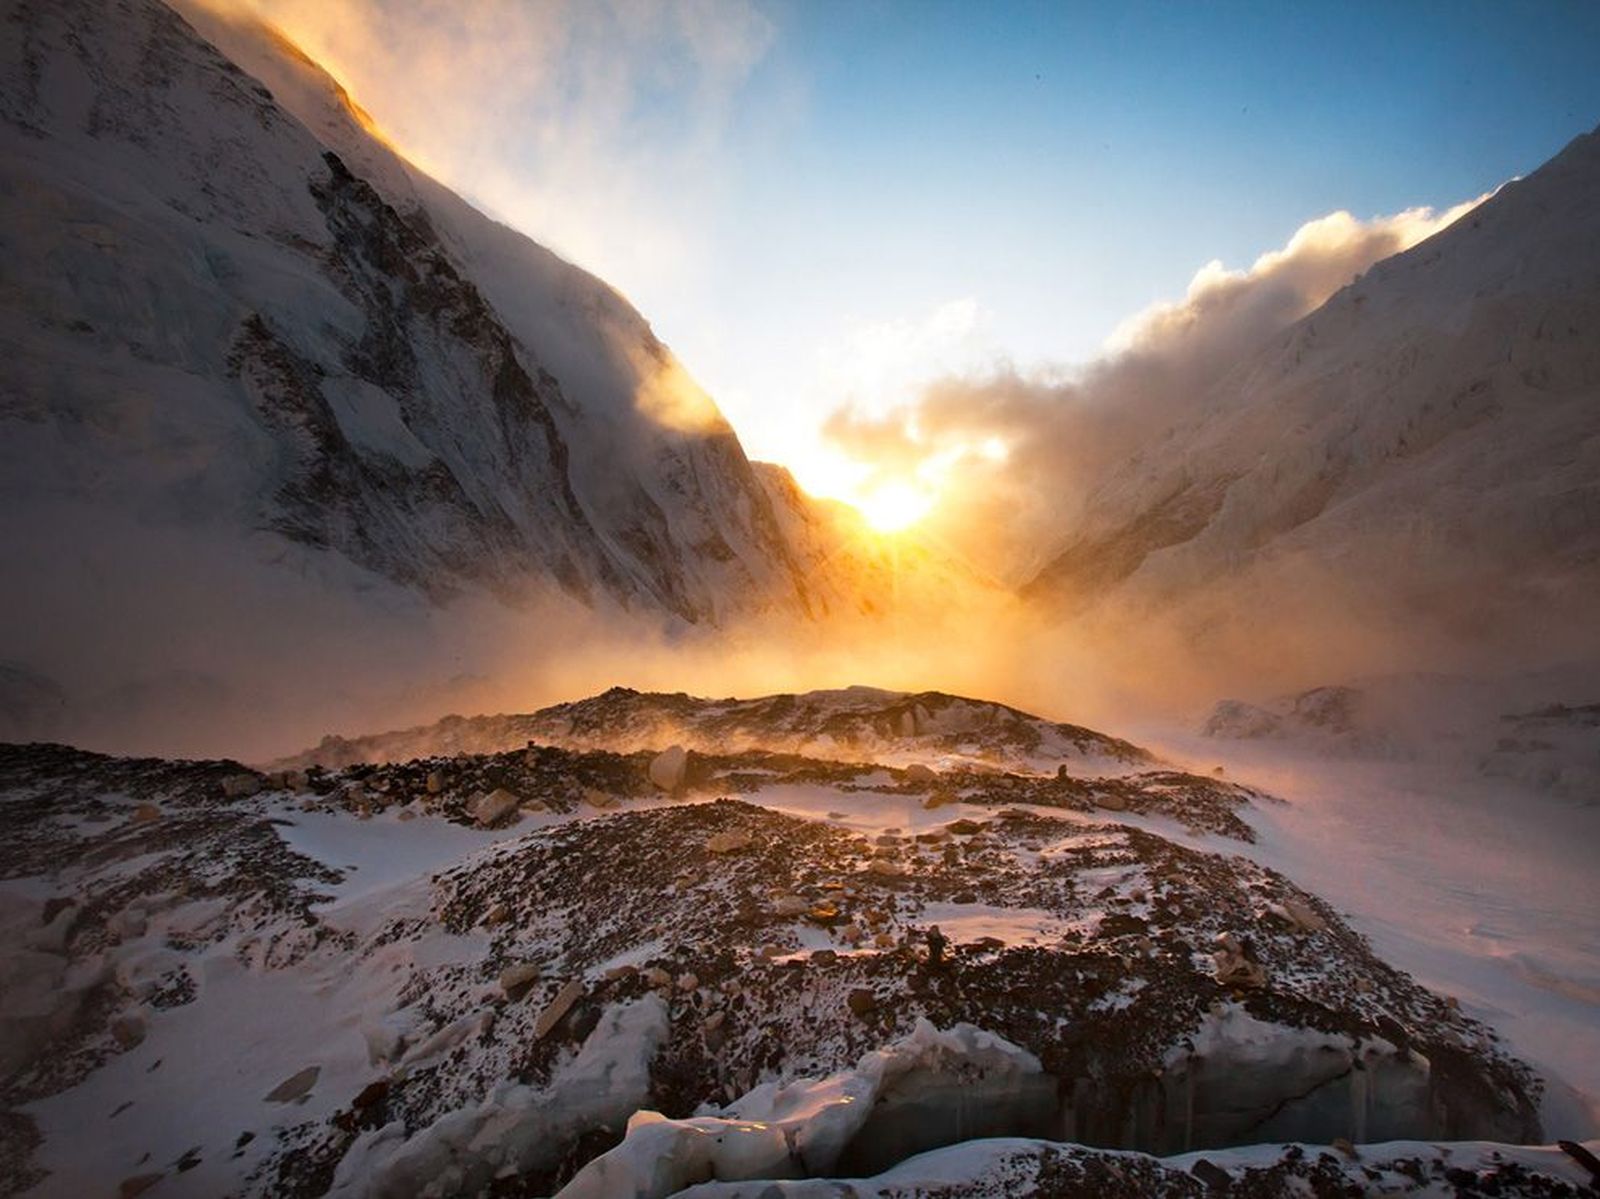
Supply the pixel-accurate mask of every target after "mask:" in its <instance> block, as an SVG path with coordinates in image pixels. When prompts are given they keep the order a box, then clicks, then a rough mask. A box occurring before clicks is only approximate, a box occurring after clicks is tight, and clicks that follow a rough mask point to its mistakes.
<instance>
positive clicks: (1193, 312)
mask: <svg viewBox="0 0 1600 1199" xmlns="http://www.w3.org/2000/svg"><path fill="white" fill-rule="evenodd" d="M1486 198H1487V197H1486V196H1484V197H1479V198H1478V199H1476V200H1471V201H1468V202H1466V203H1463V204H1458V205H1456V206H1455V207H1453V208H1449V209H1446V210H1444V211H1442V212H1436V211H1434V210H1433V209H1431V208H1412V209H1407V210H1406V211H1404V212H1401V213H1398V214H1396V215H1394V216H1385V217H1378V218H1375V219H1373V220H1370V221H1362V220H1359V219H1357V218H1356V217H1353V216H1351V215H1350V214H1349V213H1348V212H1335V213H1332V214H1330V215H1328V216H1325V217H1321V218H1319V219H1317V220H1314V221H1310V222H1308V223H1307V224H1305V225H1302V226H1301V227H1300V229H1299V230H1297V231H1296V232H1295V234H1294V236H1293V237H1291V238H1290V239H1289V241H1288V243H1287V244H1286V245H1285V246H1284V247H1283V248H1282V249H1279V250H1272V251H1269V252H1268V253H1265V254H1262V255H1261V256H1260V257H1259V258H1257V259H1256V261H1255V262H1254V263H1253V264H1252V265H1251V266H1250V267H1249V268H1248V269H1246V270H1235V271H1230V270H1227V269H1226V268H1225V267H1224V266H1223V265H1222V263H1220V262H1216V261H1213V262H1210V263H1208V264H1207V265H1205V266H1204V267H1202V268H1201V269H1200V270H1199V271H1198V272H1196V274H1195V276H1194V278H1193V280H1192V281H1191V282H1190V284H1189V289H1188V293H1187V294H1186V295H1185V296H1184V297H1183V299H1181V300H1177V301H1166V302H1161V303H1157V304H1153V305H1151V306H1150V307H1149V308H1147V309H1145V310H1144V311H1143V312H1140V313H1138V314H1137V315H1135V316H1133V317H1132V318H1130V319H1129V320H1127V321H1125V322H1124V323H1123V324H1122V325H1121V326H1120V327H1119V328H1118V329H1117V331H1116V332H1115V333H1114V334H1113V336H1112V337H1111V339H1110V341H1109V343H1108V345H1107V351H1106V354H1105V355H1104V356H1103V357H1101V358H1100V359H1098V360H1096V361H1094V362H1092V363H1090V364H1088V365H1087V366H1083V367H1079V368H1069V367H1065V366H1062V365H1045V366H1040V367H1035V368H1031V369H1026V370H1024V369H1019V368H1018V367H1016V366H1013V365H1010V364H1005V365H1002V366H1000V367H999V368H997V369H995V370H993V371H991V372H989V373H988V374H987V375H984V376H980V377H957V376H952V377H948V378H945V379H943V380H940V381H938V382H935V383H933V384H931V385H929V386H928V387H927V388H926V389H925V390H924V391H923V393H922V395H921V396H920V397H919V398H918V400H917V401H916V402H915V403H913V404H911V405H910V406H908V407H904V408H901V409H898V410H895V411H893V412H890V413H889V414H888V415H886V416H882V417H877V416H863V415H861V414H859V413H857V412H856V411H854V410H852V409H841V410H839V411H836V412H835V413H834V414H833V416H832V417H831V418H830V419H829V421H828V424H827V434H828V436H829V437H830V439H831V440H832V441H833V442H834V443H835V444H837V445H839V446H840V447H841V448H843V449H844V450H846V451H847V452H849V453H851V454H852V455H853V456H855V457H858V458H860V459H861V460H863V461H868V462H872V463H875V464H883V465H888V466H892V468H893V469H895V470H896V471H899V472H901V473H904V474H922V475H924V476H925V475H926V474H927V473H928V472H929V471H930V470H932V471H935V472H937V473H939V474H940V476H941V484H942V486H941V488H940V491H941V495H942V497H943V502H942V503H941V505H940V507H939V509H938V510H937V511H936V512H935V513H934V516H933V518H932V519H933V522H934V524H935V525H936V527H937V528H938V529H939V531H940V533H941V534H942V535H943V536H944V537H945V538H946V539H947V540H948V541H949V542H950V543H951V544H953V545H954V546H956V547H957V548H959V549H960V550H961V551H963V552H964V553H966V554H967V555H969V556H970V557H971V558H972V559H973V560H974V562H975V563H977V564H978V565H979V566H981V567H982V568H984V569H986V570H989V571H993V572H995V573H997V574H999V575H1001V576H1003V577H1007V578H1010V579H1012V580H1015V581H1022V580H1025V579H1026V578H1028V577H1029V576H1030V575H1031V574H1032V572H1033V571H1034V570H1036V569H1037V568H1038V566H1039V565H1041V563H1042V560H1043V558H1044V557H1047V556H1048V555H1049V554H1050V553H1051V552H1052V551H1053V550H1055V549H1056V548H1057V547H1059V545H1060V544H1061V541H1062V539H1063V536H1064V535H1066V534H1068V533H1069V532H1070V530H1071V528H1072V527H1073V525H1074V523H1075V522H1076V520H1077V519H1078V518H1079V517H1080V515H1081V514H1082V510H1083V505H1084V502H1085V500H1086V499H1087V498H1088V496H1089V495H1090V494H1091V493H1092V492H1093V491H1094V489H1095V488H1096V487H1097V486H1098V485H1099V484H1101V483H1102V482H1104V481H1105V480H1106V479H1107V478H1109V477H1111V476H1112V475H1113V474H1115V472H1117V471H1118V469H1119V468H1120V467H1121V466H1122V464H1123V463H1124V462H1125V461H1126V460H1127V459H1128V458H1129V457H1130V456H1131V455H1132V454H1134V453H1135V452H1137V450H1138V449H1139V447H1140V446H1141V445H1144V444H1146V443H1148V442H1149V441H1151V440H1153V439H1155V438H1158V437H1159V436H1160V435H1161V434H1162V433H1163V432H1164V431H1165V430H1167V429H1169V428H1170V427H1171V426H1173V425H1174V424H1176V423H1178V422H1180V421H1182V420H1184V419H1185V418H1187V417H1189V416H1192V415H1196V414H1198V413H1199V412H1200V410H1201V407H1200V406H1201V404H1202V403H1203V401H1204V397H1205V396H1206V394H1207V393H1208V391H1210V389H1211V388H1212V387H1213V386H1214V385H1216V384H1217V383H1218V382H1219V381H1220V380H1221V379H1222V378H1223V377H1224V376H1225V375H1226V374H1227V372H1228V371H1229V370H1230V369H1231V368H1232V367H1233V366H1234V365H1235V364H1237V363H1238V362H1240V361H1241V360H1242V359H1243V358H1245V357H1246V356H1248V355H1249V354H1250V352H1251V351H1253V350H1255V349H1257V348H1259V347H1261V346H1262V345H1264V344H1265V343H1266V342H1267V341H1268V340H1269V339H1270V338H1272V337H1273V336H1274V335H1276V334H1278V333H1279V332H1281V331H1282V330H1284V329H1285V328H1287V327H1288V326H1289V325H1291V324H1293V323H1294V322H1295V321H1297V320H1299V319H1300V318H1302V317H1304V316H1306V315H1307V314H1308V313H1310V312H1311V311H1312V310H1314V309H1315V308H1317V307H1318V306H1319V305H1321V304H1322V303H1323V302H1324V301H1325V300H1327V299H1328V297H1329V296H1331V295H1332V294H1333V293H1334V292H1335V291H1337V290H1338V289H1339V288H1341V287H1343V286H1344V285H1346V284H1348V283H1349V282H1351V280H1352V279H1354V278H1355V277H1356V276H1358V275H1359V274H1361V273H1362V272H1363V271H1365V270H1366V269H1367V268H1368V267H1370V266H1372V265H1373V264H1374V263H1376V262H1378V261H1380V260H1381V259H1384V258H1387V257H1389V256H1390V255H1393V254H1397V253H1399V252H1401V251H1402V250H1405V249H1408V248H1410V247H1411V246H1413V245H1415V244H1416V243H1418V242H1420V241H1422V240H1423V239H1425V238H1427V237H1430V236H1432V235H1433V234H1434V233H1436V232H1438V231H1439V230H1441V229H1443V228H1444V227H1445V226H1446V225H1449V224H1450V223H1451V222H1453V221H1455V220H1456V219H1457V218H1459V217H1460V216H1462V215H1463V214H1464V213H1466V212H1468V211H1470V210H1471V209H1472V208H1474V207H1476V206H1477V205H1478V204H1479V203H1481V202H1482V201H1483V200H1484V199H1486Z"/></svg>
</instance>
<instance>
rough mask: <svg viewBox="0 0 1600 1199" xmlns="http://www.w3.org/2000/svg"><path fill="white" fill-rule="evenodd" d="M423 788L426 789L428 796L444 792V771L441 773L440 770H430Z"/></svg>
mask: <svg viewBox="0 0 1600 1199" xmlns="http://www.w3.org/2000/svg"><path fill="white" fill-rule="evenodd" d="M425 786H426V787H427V788H428V794H429V795H437V794H439V792H441V791H443V790H444V771H442V770H430V771H429V772H428V781H427V783H426V784H425Z"/></svg>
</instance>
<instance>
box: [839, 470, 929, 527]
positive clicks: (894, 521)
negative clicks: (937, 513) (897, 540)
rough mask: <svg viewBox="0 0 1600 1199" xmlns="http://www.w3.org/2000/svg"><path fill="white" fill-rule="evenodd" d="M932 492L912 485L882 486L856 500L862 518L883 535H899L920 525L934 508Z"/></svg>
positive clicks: (893, 484) (887, 484)
mask: <svg viewBox="0 0 1600 1199" xmlns="http://www.w3.org/2000/svg"><path fill="white" fill-rule="evenodd" d="M933 501H934V496H933V493H932V492H929V491H926V490H924V489H923V488H920V487H917V486H916V485H914V484H912V483H905V482H900V481H892V482H888V483H881V484H879V485H878V486H877V487H874V488H873V489H872V490H870V491H868V492H866V493H865V494H863V495H861V496H859V497H857V498H856V500H855V501H854V503H855V506H856V507H857V508H859V509H860V510H861V515H862V516H864V517H865V518H866V521H867V523H868V524H869V525H871V526H872V527H873V528H874V529H876V530H877V531H878V532H879V533H898V532H900V531H901V530H902V529H908V528H910V527H911V526H912V525H914V524H916V523H917V522H918V521H919V520H921V519H922V518H923V517H924V516H926V515H928V513H929V512H930V511H931V510H932V509H933Z"/></svg>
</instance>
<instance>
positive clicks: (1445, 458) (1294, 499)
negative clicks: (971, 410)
mask: <svg viewBox="0 0 1600 1199" xmlns="http://www.w3.org/2000/svg"><path fill="white" fill-rule="evenodd" d="M1597 584H1600V133H1591V134H1588V135H1585V136H1583V137H1579V138H1578V139H1577V140H1575V141H1574V142H1572V143H1571V144H1570V145H1569V146H1568V147H1567V148H1566V149H1565V150H1564V151H1563V152H1562V153H1561V154H1560V155H1558V156H1557V157H1556V158H1555V159H1553V160H1552V161H1551V162H1549V163H1548V164H1546V165H1545V166H1544V167H1542V168H1541V169H1540V170H1538V171H1537V172H1535V173H1534V174H1532V175H1531V176H1529V177H1527V178H1525V179H1522V180H1519V181H1516V182H1513V183H1509V184H1507V185H1506V186H1505V187H1503V188H1502V189H1500V191H1499V192H1498V193H1497V194H1496V195H1494V196H1493V197H1492V198H1490V199H1489V200H1487V201H1486V202H1485V203H1483V204H1482V205H1480V206H1479V207H1478V208H1476V209H1475V210H1473V211H1472V212H1471V213H1470V214H1469V215H1468V216H1466V217H1464V218H1463V219H1461V220H1459V221H1458V222H1456V223H1455V224H1453V225H1451V226H1449V227H1447V228H1446V229H1444V230H1443V231H1441V232H1440V233H1438V234H1436V235H1435V236H1434V237H1432V238H1430V239H1429V240H1427V241H1424V242H1422V243H1420V244H1418V245H1417V246H1415V247H1413V248H1412V249H1410V250H1408V251H1406V252H1405V253H1402V254H1399V255H1396V256H1395V257H1393V258H1390V259H1387V260H1385V261H1383V262H1381V263H1379V264H1378V265H1377V266H1375V267H1373V268H1372V269H1371V270H1369V271H1368V272H1367V273H1366V274H1365V275H1363V276H1361V277H1360V278H1358V279H1356V280H1355V281H1354V282H1352V283H1351V284H1350V285H1349V286H1347V287H1345V288H1343V289H1342V290H1341V291H1339V292H1337V293H1336V294H1335V295H1333V296H1332V297H1331V298H1330V299H1329V300H1328V301H1327V302H1326V303H1325V304H1324V305H1323V306H1322V307H1321V308H1320V309H1318V310H1317V311H1315V312H1313V313H1312V314H1311V315H1309V316H1307V317H1306V318H1304V319H1303V320H1301V321H1299V322H1298V323H1296V324H1295V325H1293V326H1291V327H1290V328H1289V329H1288V330H1286V331H1285V332H1284V333H1283V334H1282V335H1280V336H1278V337H1276V338H1275V339H1274V340H1273V341H1272V342H1271V343H1270V344H1269V345H1267V346H1266V347H1265V349H1263V350H1262V351H1261V352H1259V353H1256V354H1255V355H1253V356H1250V357H1247V358H1246V359H1245V360H1243V361H1241V362H1239V363H1238V364H1237V365H1236V366H1235V367H1234V368H1233V369H1232V370H1231V372H1230V373H1229V374H1228V375H1227V376H1225V377H1224V378H1223V379H1222V381H1221V382H1220V383H1219V384H1218V385H1217V386H1216V387H1215V388H1214V389H1212V390H1210V391H1209V392H1207V393H1205V394H1202V395H1199V396H1197V397H1195V402H1194V404H1193V406H1192V409H1191V411H1190V413H1189V414H1188V416H1187V417H1186V418H1185V419H1184V420H1183V421H1182V422H1181V423H1179V424H1177V425H1176V426H1174V427H1172V428H1170V429H1168V430H1167V431H1166V432H1165V433H1164V434H1163V435H1161V436H1159V437H1156V438H1155V439H1153V440H1151V441H1150V442H1148V443H1147V444H1145V445H1144V446H1143V447H1141V450H1140V452H1139V453H1138V455H1137V456H1136V457H1135V458H1134V459H1132V460H1131V461H1126V462H1122V463H1116V464H1108V465H1107V469H1106V473H1105V482H1104V483H1103V484H1102V485H1101V486H1100V487H1099V488H1098V490H1097V492H1096V493H1095V494H1094V496H1093V498H1092V499H1091V501H1090V502H1089V504H1088V505H1087V511H1086V516H1085V518H1084V521H1083V523H1082V524H1081V525H1079V526H1076V527H1075V528H1074V529H1073V530H1072V532H1071V539H1070V541H1069V542H1068V543H1067V544H1065V545H1064V546H1063V547H1062V548H1061V550H1060V552H1059V554H1057V556H1056V557H1055V558H1054V559H1053V560H1052V561H1051V562H1050V563H1049V564H1048V565H1047V566H1046V567H1045V568H1044V569H1043V570H1042V571H1041V572H1040V573H1039V574H1038V576H1037V577H1036V578H1035V579H1034V581H1033V583H1032V584H1031V587H1030V588H1029V591H1030V594H1032V595H1033V596H1035V597H1041V598H1046V599H1048V600H1050V601H1052V602H1055V603H1061V604H1066V605H1068V606H1071V607H1076V608H1082V607H1085V606H1092V605H1094V604H1097V603H1098V604H1100V605H1102V607H1101V610H1102V611H1108V610H1113V609H1115V610H1118V611H1122V612H1134V613H1141V612H1151V611H1157V610H1167V611H1171V610H1174V609H1176V610H1177V611H1178V612H1180V613H1181V614H1183V615H1184V616H1185V617H1186V622H1185V625H1184V631H1185V632H1186V633H1187V634H1192V635H1199V636H1206V635H1208V634H1210V633H1216V632H1218V631H1219V630H1220V631H1222V632H1224V633H1227V632H1230V631H1233V632H1239V631H1241V630H1242V639H1243V640H1244V641H1247V642H1252V643H1254V644H1256V645H1258V646H1259V644H1260V643H1261V639H1262V638H1263V637H1264V636H1265V635H1266V633H1265V630H1267V629H1270V628H1272V627H1274V626H1275V625H1294V626H1296V627H1295V629H1291V630H1290V632H1292V633H1294V635H1295V636H1297V637H1298V639H1299V642H1300V645H1301V646H1302V647H1304V646H1307V645H1310V644H1314V643H1315V642H1316V639H1317V638H1318V637H1319V636H1326V638H1327V648H1328V650H1329V654H1330V655H1331V656H1332V658H1333V660H1332V661H1325V662H1323V663H1321V665H1322V666H1323V668H1324V669H1327V668H1328V667H1334V668H1341V669H1348V668H1349V667H1350V666H1352V665H1353V664H1354V663H1352V661H1351V660H1350V659H1349V657H1348V655H1351V654H1352V653H1353V654H1355V655H1356V656H1357V657H1363V656H1364V660H1363V661H1362V662H1361V665H1363V666H1365V667H1369V668H1378V669H1382V668H1391V669H1392V668H1393V666H1394V664H1395V661H1396V660H1397V659H1403V658H1404V656H1405V655H1406V654H1407V653H1408V652H1412V651H1415V650H1417V649H1418V648H1419V647H1426V650H1433V651H1439V650H1440V649H1441V647H1451V648H1456V647H1462V646H1467V647H1471V648H1472V649H1473V650H1476V651H1484V652H1500V653H1502V654H1504V655H1505V656H1507V657H1509V658H1511V659H1512V660H1513V661H1515V662H1516V663H1517V664H1518V665H1519V666H1523V667H1526V666H1528V665H1531V664H1534V663H1536V662H1538V661H1541V660H1545V659H1550V658H1559V657H1560V656H1561V655H1562V654H1566V653H1571V652H1573V650H1574V648H1575V647H1576V648H1578V649H1581V650H1583V651H1585V652H1588V651H1592V650H1593V649H1594V648H1595V645H1594V635H1595V632H1596V629H1597V626H1596V625H1595V622H1594V620H1593V611H1594V609H1593V604H1594V598H1593V597H1594V595H1595V589H1596V586H1597ZM1245 611H1248V612H1251V613H1252V614H1253V615H1252V617H1251V618H1250V619H1249V620H1246V621H1242V622H1241V621H1240V620H1238V616H1239V614H1240V613H1241V612H1245ZM1230 613H1231V614H1232V619H1231V620H1227V619H1223V618H1224V617H1226V616H1227V615H1228V614H1230ZM1341 624H1343V625H1345V626H1350V625H1355V626H1358V628H1359V635H1352V636H1343V635H1341V633H1339V632H1338V631H1336V630H1337V627H1338V626H1340V625H1341ZM1280 640H1281V641H1283V642H1284V643H1288V642H1289V641H1291V640H1293V638H1291V637H1289V636H1287V635H1286V636H1285V637H1284V638H1282V639H1280ZM1426 650H1425V651H1424V654H1423V655H1422V656H1426ZM1517 655H1520V656H1517ZM1439 656H1440V655H1439V654H1438V653H1437V652H1436V653H1435V655H1434V658H1433V661H1434V662H1435V663H1437V661H1438V660H1439ZM1307 681H1315V680H1307Z"/></svg>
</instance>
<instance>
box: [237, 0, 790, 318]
mask: <svg viewBox="0 0 1600 1199" xmlns="http://www.w3.org/2000/svg"><path fill="white" fill-rule="evenodd" d="M239 2H241V3H243V4H244V5H245V6H246V7H248V8H250V9H252V10H253V11H255V12H257V13H259V14H260V15H261V16H263V17H265V18H266V19H267V20H269V21H271V22H272V23H273V24H275V25H277V26H278V27H279V28H281V29H282V30H283V31H284V32H285V33H286V34H287V35H288V36H289V37H290V38H291V39H292V40H293V41H294V42H296V43H297V44H298V45H299V46H300V47H301V48H302V49H304V50H305V51H306V53H307V54H309V55H310V56H311V57H312V58H313V59H315V60H316V61H317V62H318V63H319V64H321V65H322V66H323V67H325V68H326V69H327V70H328V71H329V72H330V73H331V74H332V75H334V77H335V78H337V79H338V80H339V82H340V83H341V84H343V85H344V86H345V88H346V89H347V90H348V91H349V92H350V93H351V94H352V95H353V96H355V97H356V98H357V100H358V101H359V102H360V103H361V105H362V106H363V108H365V109H366V110H367V111H369V112H370V113H371V114H372V115H373V116H374V118H375V119H376V121H377V123H378V124H379V125H380V126H381V128H382V130H383V132H384V134H385V135H386V136H387V137H389V138H390V139H391V140H392V141H393V142H394V143H395V144H396V145H398V146H399V147H400V148H401V149H402V150H403V151H404V152H405V153H406V154H407V156H408V157H410V158H411V159H413V160H414V161H415V162H417V164H418V165H419V166H421V167H422V168H423V169H425V170H427V171H428V172H429V173H430V174H433V175H435V176H436V177H438V178H440V179H442V180H444V181H445V182H446V183H449V184H451V185H452V186H454V187H457V188H459V189H461V190H462V191H463V192H464V193H465V194H466V195H467V197H468V198H469V199H470V200H472V201H473V202H474V203H476V204H478V205H479V206H480V207H483V208H486V209H487V210H489V211H490V212H491V213H492V214H494V215H496V216H498V217H500V218H501V219H503V220H506V221H507V222H508V223H510V224H512V225H514V226H516V227H518V228H521V229H525V230H529V231H530V232H532V233H533V234H534V236H536V237H537V238H538V240H540V241H541V242H543V243H544V244H546V245H549V246H551V247H552V248H553V249H555V250H557V251H558V252H560V253H562V254H563V255H564V256H566V257H569V258H572V259H573V260H575V261H577V262H579V263H580V264H582V265H583V266H585V267H587V268H588V269H590V270H593V271H595V272H596V273H598V274H600V275H601V276H602V277H605V278H607V279H610V280H611V281H613V282H615V283H617V284H618V285H620V286H621V287H622V288H623V289H624V290H629V289H634V288H640V287H645V286H659V285H661V284H662V283H663V282H665V281H669V280H671V279H673V278H675V277H677V276H679V275H680V274H681V273H682V272H683V271H684V270H685V269H688V268H689V267H691V266H692V264H693V263H694V262H695V261H697V260H698V258H699V256H700V250H701V248H700V245H699V242H698V239H699V238H700V237H701V236H703V231H704V230H705V229H706V228H707V222H706V218H705V213H706V211H707V210H708V208H710V207H711V206H712V203H713V200H714V196H715V192H716V189H717V187H718V177H717V172H716V170H715V164H716V162H717V160H718V157H719V155H718V151H719V149H720V146H721V143H722V141H723V138H724V136H725V133H726V130H727V127H728V123H729V121H730V119H731V118H732V115H733V114H734V111H735V104H736V102H737V100H738V98H739V96H740V93H741V90H742V89H743V88H744V86H745V84H746V83H747V82H748V80H749V79H750V76H751V74H752V73H753V72H754V71H755V70H756V69H757V67H758V65H759V64H760V63H761V62H762V60H763V59H764V58H765V57H766V55H767V52H768V50H769V49H770V47H771V45H772V42H773V38H774V36H775V27H774V25H773V24H772V22H771V21H770V20H769V19H768V18H767V17H766V16H765V15H764V14H763V12H762V11H761V10H760V9H759V8H757V7H756V5H755V4H754V3H753V2H752V0H676V2H673V3H653V2H649V0H341V2H340V3H328V2H327V0H239ZM619 230H626V231H627V233H626V236H619V234H618V231H619Z"/></svg>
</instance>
